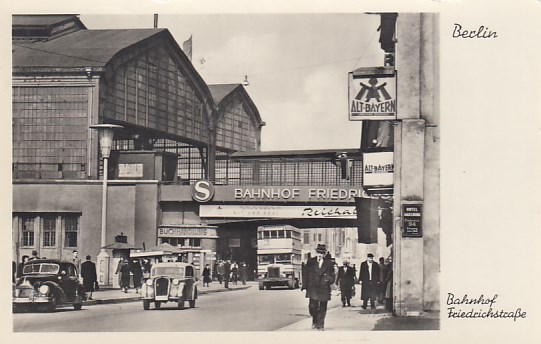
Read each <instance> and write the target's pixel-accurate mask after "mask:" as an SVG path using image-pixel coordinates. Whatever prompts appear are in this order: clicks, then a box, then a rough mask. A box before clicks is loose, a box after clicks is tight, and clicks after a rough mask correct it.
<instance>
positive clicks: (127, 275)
mask: <svg viewBox="0 0 541 344" xmlns="http://www.w3.org/2000/svg"><path fill="white" fill-rule="evenodd" d="M150 268H151V264H150V262H149V261H145V262H143V265H141V262H140V261H139V259H132V260H131V261H130V260H129V259H128V258H124V257H120V261H119V262H118V265H117V267H116V271H115V274H117V275H119V285H120V289H121V290H122V291H124V292H125V293H127V292H128V289H130V279H132V280H133V288H134V289H135V293H138V292H139V289H141V285H142V284H143V275H145V274H148V273H149V272H150ZM147 270H148V271H147Z"/></svg>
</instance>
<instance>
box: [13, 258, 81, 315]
mask: <svg viewBox="0 0 541 344" xmlns="http://www.w3.org/2000/svg"><path fill="white" fill-rule="evenodd" d="M84 300H86V293H85V291H84V288H83V286H82V284H81V283H80V282H79V278H78V277H77V270H76V268H75V265H73V263H71V262H67V261H62V260H57V259H36V260H31V261H29V262H27V263H25V264H24V266H23V268H22V275H21V277H20V278H19V279H17V282H16V283H15V284H14V286H13V310H14V311H15V312H16V311H18V310H20V309H22V308H30V307H35V308H38V307H39V308H45V309H46V310H47V311H49V312H54V311H55V310H56V307H57V306H61V305H73V308H74V309H76V310H79V309H81V307H82V305H83V301H84Z"/></svg>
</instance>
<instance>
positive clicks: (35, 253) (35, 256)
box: [28, 250, 40, 260]
mask: <svg viewBox="0 0 541 344" xmlns="http://www.w3.org/2000/svg"><path fill="white" fill-rule="evenodd" d="M34 259H40V258H39V256H38V251H36V250H32V257H30V258H28V260H34Z"/></svg>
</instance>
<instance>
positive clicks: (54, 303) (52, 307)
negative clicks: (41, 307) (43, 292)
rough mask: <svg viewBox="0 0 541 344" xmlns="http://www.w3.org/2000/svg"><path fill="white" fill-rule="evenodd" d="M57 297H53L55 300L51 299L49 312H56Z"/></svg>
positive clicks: (48, 307)
mask: <svg viewBox="0 0 541 344" xmlns="http://www.w3.org/2000/svg"><path fill="white" fill-rule="evenodd" d="M56 304H57V300H56V295H53V298H52V299H51V303H50V304H49V305H48V306H47V312H54V311H56Z"/></svg>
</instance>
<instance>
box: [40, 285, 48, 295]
mask: <svg viewBox="0 0 541 344" xmlns="http://www.w3.org/2000/svg"><path fill="white" fill-rule="evenodd" d="M38 290H39V293H40V294H42V295H46V294H47V293H48V292H49V286H47V285H42V286H40V287H39V289H38Z"/></svg>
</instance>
